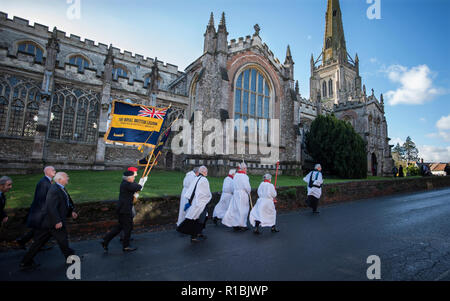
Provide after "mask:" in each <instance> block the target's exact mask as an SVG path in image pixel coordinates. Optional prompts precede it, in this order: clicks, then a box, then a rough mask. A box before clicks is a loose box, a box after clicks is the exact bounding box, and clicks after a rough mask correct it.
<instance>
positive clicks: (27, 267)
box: [20, 261, 40, 271]
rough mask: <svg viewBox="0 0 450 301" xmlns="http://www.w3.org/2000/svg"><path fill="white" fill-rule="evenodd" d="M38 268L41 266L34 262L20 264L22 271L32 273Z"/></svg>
mask: <svg viewBox="0 0 450 301" xmlns="http://www.w3.org/2000/svg"><path fill="white" fill-rule="evenodd" d="M38 266H40V264H38V263H36V262H34V261H32V262H31V263H28V264H25V263H23V262H22V263H21V264H20V270H21V271H32V270H34V269H36V268H37V267H38Z"/></svg>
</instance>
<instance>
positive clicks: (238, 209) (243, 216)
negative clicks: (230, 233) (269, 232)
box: [222, 162, 252, 231]
mask: <svg viewBox="0 0 450 301" xmlns="http://www.w3.org/2000/svg"><path fill="white" fill-rule="evenodd" d="M251 190H252V189H251V187H250V180H249V178H248V176H247V165H246V164H245V163H244V162H242V163H240V164H239V171H238V172H237V173H236V175H235V176H234V179H233V197H232V199H231V201H230V206H229V207H228V209H227V212H226V213H225V215H224V217H223V219H222V224H223V225H225V226H227V227H233V229H234V231H246V230H248V227H247V218H248V212H249V210H250V205H249V195H250V193H251Z"/></svg>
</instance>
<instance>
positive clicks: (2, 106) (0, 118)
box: [0, 96, 9, 133]
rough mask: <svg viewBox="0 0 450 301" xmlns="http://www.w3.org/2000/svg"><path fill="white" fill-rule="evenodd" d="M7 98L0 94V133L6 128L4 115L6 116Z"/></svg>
mask: <svg viewBox="0 0 450 301" xmlns="http://www.w3.org/2000/svg"><path fill="white" fill-rule="evenodd" d="M8 104H9V102H8V99H7V98H6V97H3V96H0V133H3V132H4V131H5V129H6V117H7V116H8Z"/></svg>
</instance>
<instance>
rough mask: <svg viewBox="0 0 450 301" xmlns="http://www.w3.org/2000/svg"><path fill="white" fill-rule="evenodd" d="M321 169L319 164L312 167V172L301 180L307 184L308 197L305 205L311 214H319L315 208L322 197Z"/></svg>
mask: <svg viewBox="0 0 450 301" xmlns="http://www.w3.org/2000/svg"><path fill="white" fill-rule="evenodd" d="M321 171H322V167H321V166H320V164H316V165H315V166H314V171H311V172H310V173H309V174H307V175H306V177H304V178H303V181H305V182H306V183H308V188H307V189H308V197H307V199H306V204H307V205H308V206H309V207H311V208H312V210H313V213H320V211H318V210H317V206H318V205H319V199H320V196H321V195H322V184H323V178H322V173H321Z"/></svg>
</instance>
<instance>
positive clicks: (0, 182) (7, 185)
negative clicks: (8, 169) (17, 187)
mask: <svg viewBox="0 0 450 301" xmlns="http://www.w3.org/2000/svg"><path fill="white" fill-rule="evenodd" d="M12 183H13V182H12V180H11V178H10V177H7V176H3V177H1V178H0V225H1V226H3V225H4V224H6V222H7V221H8V215H6V213H5V207H6V196H5V193H7V192H8V191H10V190H11V188H12Z"/></svg>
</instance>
